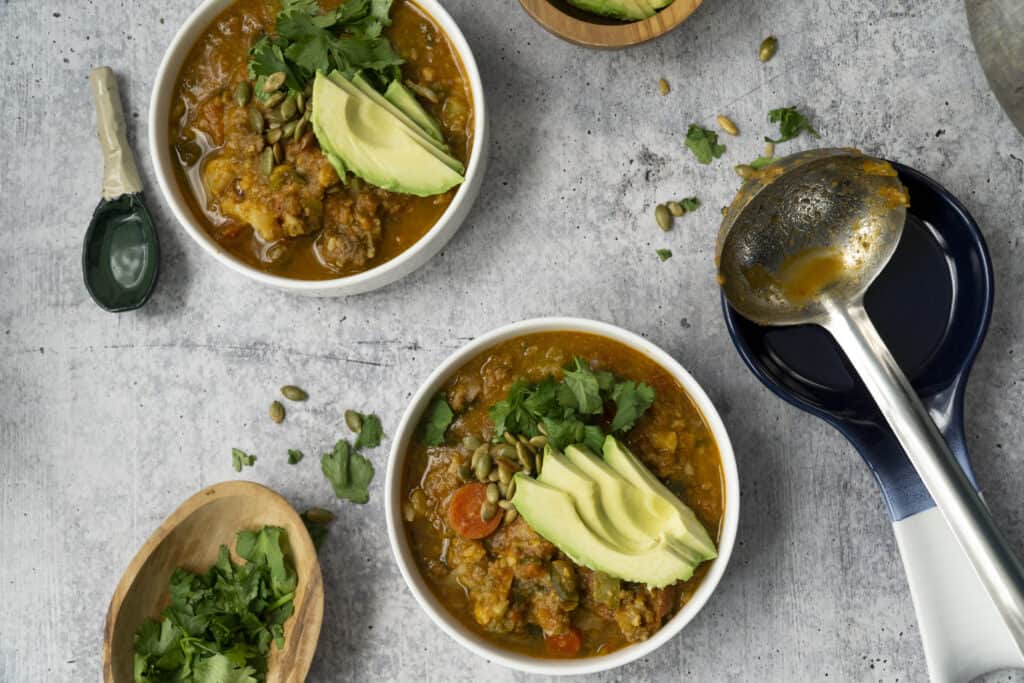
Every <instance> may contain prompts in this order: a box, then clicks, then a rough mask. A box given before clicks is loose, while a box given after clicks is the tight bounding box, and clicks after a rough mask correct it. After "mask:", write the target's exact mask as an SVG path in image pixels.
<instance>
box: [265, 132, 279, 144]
mask: <svg viewBox="0 0 1024 683" xmlns="http://www.w3.org/2000/svg"><path fill="white" fill-rule="evenodd" d="M280 139H281V129H280V128H275V129H274V130H268V131H267V144H268V145H272V144H274V143H275V142H277V141H278V140H280Z"/></svg>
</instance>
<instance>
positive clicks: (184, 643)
mask: <svg viewBox="0 0 1024 683" xmlns="http://www.w3.org/2000/svg"><path fill="white" fill-rule="evenodd" d="M323 611H324V591H323V580H322V578H321V575H320V563H319V561H318V560H317V554H316V549H315V547H314V545H313V541H312V539H311V538H310V536H309V533H308V532H307V530H306V527H305V525H304V523H303V520H302V518H300V516H299V515H298V513H296V512H295V510H294V509H293V508H292V507H291V505H289V504H288V502H287V501H286V500H285V499H284V498H282V497H281V496H280V495H278V494H277V493H275V492H274V491H271V490H270V489H268V488H266V487H264V486H261V485H259V484H254V483H252V482H244V481H230V482H223V483H221V484H215V485H213V486H210V487H208V488H206V489H203V490H202V491H200V492H199V493H197V494H195V495H194V496H192V497H191V498H189V499H188V500H187V501H185V502H184V503H183V504H182V505H181V507H179V508H178V509H177V510H175V511H174V513H173V514H171V516H170V517H168V518H167V519H166V520H164V522H163V523H162V524H161V525H160V527H159V528H158V529H157V530H156V531H155V532H154V533H153V535H152V536H150V537H149V539H148V540H147V541H146V543H145V544H144V545H143V546H142V548H141V549H140V550H139V552H138V553H137V554H136V555H135V557H134V559H132V561H131V563H130V564H129V565H128V568H127V569H126V570H125V572H124V575H123V576H122V577H121V581H120V582H119V583H118V585H117V588H116V590H115V591H114V596H113V598H112V599H111V601H110V608H109V610H108V612H107V619H106V624H105V626H104V630H103V636H104V642H103V677H104V680H105V681H106V682H107V683H122V682H125V683H127V682H129V681H144V682H146V683H161V682H163V681H177V680H194V681H196V683H202V682H204V681H208V682H213V681H236V682H238V683H259V682H263V681H266V682H267V683H301V682H302V681H304V680H305V678H306V674H307V672H308V671H309V667H310V664H311V662H312V660H313V653H314V652H315V650H316V645H317V640H318V639H319V636H320V625H321V622H322V620H323Z"/></svg>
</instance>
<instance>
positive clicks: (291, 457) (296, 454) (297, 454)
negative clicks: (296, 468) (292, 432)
mask: <svg viewBox="0 0 1024 683" xmlns="http://www.w3.org/2000/svg"><path fill="white" fill-rule="evenodd" d="M304 457H305V455H304V454H303V453H302V451H300V450H298V449H295V448H289V449H288V464H289V465H297V464H298V463H299V461H300V460H302V459H303V458H304Z"/></svg>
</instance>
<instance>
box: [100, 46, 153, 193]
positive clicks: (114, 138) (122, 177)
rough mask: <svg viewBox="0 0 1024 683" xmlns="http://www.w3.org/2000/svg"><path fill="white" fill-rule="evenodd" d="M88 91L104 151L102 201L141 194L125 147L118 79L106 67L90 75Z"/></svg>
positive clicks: (130, 154) (122, 111) (132, 163)
mask: <svg viewBox="0 0 1024 683" xmlns="http://www.w3.org/2000/svg"><path fill="white" fill-rule="evenodd" d="M89 88H90V89H91V90H92V96H93V99H94V100H95V101H96V130H97V132H98V133H99V138H100V147H101V148H102V149H103V198H104V199H113V198H114V197H120V196H121V195H123V194H134V193H136V192H141V191H142V181H141V180H140V179H139V169H138V168H137V167H136V166H135V155H134V154H132V148H131V147H129V146H128V137H127V135H126V130H127V127H126V125H125V121H124V110H123V109H122V108H121V91H120V90H119V89H118V87H117V77H116V76H115V75H114V71H113V70H112V69H111V68H110V67H109V66H101V67H97V68H95V69H93V70H92V72H91V73H90V74H89Z"/></svg>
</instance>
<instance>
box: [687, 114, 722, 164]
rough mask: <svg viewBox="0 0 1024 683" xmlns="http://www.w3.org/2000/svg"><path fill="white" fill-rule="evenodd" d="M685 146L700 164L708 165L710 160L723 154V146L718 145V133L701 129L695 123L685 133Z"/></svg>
mask: <svg viewBox="0 0 1024 683" xmlns="http://www.w3.org/2000/svg"><path fill="white" fill-rule="evenodd" d="M686 146H687V147H689V148H690V151H691V152H693V155H694V156H695V157H697V161H699V162H700V163H702V164H710V163H711V160H712V159H717V158H718V157H720V156H722V155H723V154H725V145H720V144H718V133H715V132H714V131H710V130H708V129H707V128H701V127H700V126H698V125H697V124H696V123H694V124H692V125H691V126H690V128H689V130H687V131H686Z"/></svg>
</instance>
